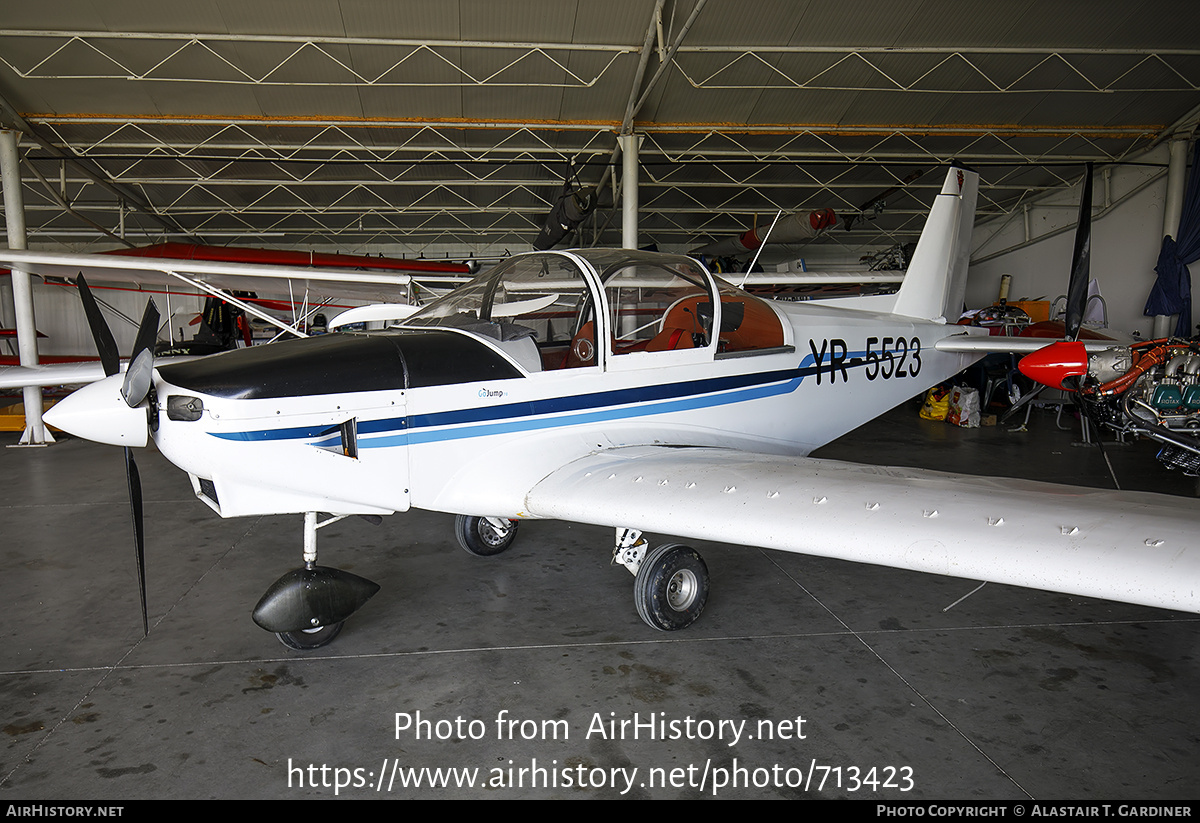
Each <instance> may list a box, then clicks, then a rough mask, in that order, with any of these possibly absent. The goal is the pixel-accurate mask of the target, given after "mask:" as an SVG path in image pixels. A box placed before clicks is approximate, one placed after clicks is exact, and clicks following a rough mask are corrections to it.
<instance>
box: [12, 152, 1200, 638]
mask: <svg viewBox="0 0 1200 823" xmlns="http://www.w3.org/2000/svg"><path fill="white" fill-rule="evenodd" d="M977 187H978V175H977V174H975V173H973V172H971V171H969V170H965V169H960V168H951V169H950V170H949V171H948V173H947V175H946V178H945V183H944V185H943V187H942V189H941V191H940V194H938V195H937V197H936V200H935V202H934V205H933V207H932V210H931V212H930V215H929V218H928V221H927V223H926V227H925V229H924V232H923V234H922V237H921V239H920V242H919V243H918V247H917V250H916V252H915V253H914V257H913V261H912V264H911V266H910V268H909V270H908V273H907V275H906V277H905V279H904V282H903V284H902V285H901V287H900V289H899V291H898V292H897V293H896V294H893V295H875V296H870V297H859V298H854V299H839V300H832V301H821V302H804V303H775V302H771V301H767V300H763V299H759V298H757V297H754V296H752V295H750V294H748V293H746V292H743V291H741V290H740V289H738V288H736V287H734V286H732V285H730V284H728V283H724V282H722V281H720V280H718V279H716V278H714V277H713V276H712V275H711V274H710V273H709V272H708V271H707V270H705V269H704V268H703V267H702V266H701V265H700V264H698V263H697V262H696V261H694V260H692V259H691V258H688V257H684V256H674V255H660V254H650V253H643V252H636V251H627V250H611V249H610V250H586V251H562V252H535V253H531V254H526V255H519V256H516V257H513V258H511V259H510V260H508V261H506V262H505V263H502V264H500V265H497V266H496V267H494V268H492V269H491V270H489V271H487V272H485V273H484V274H481V275H479V276H478V277H476V278H475V279H474V280H472V281H471V282H469V283H467V284H466V285H463V286H461V287H460V288H458V289H456V290H455V291H453V292H451V293H450V294H449V295H447V296H445V297H443V298H441V299H439V300H438V301H436V302H434V303H432V304H430V305H428V306H426V307H424V308H423V309H421V310H420V311H419V312H417V313H416V314H414V315H412V316H411V317H409V318H408V319H407V320H406V321H404V323H403V324H402V326H401V327H400V328H397V329H394V330H388V331H384V332H372V333H339V334H331V335H325V336H322V337H318V338H313V339H306V340H292V341H283V342H280V343H276V344H273V345H271V346H261V347H256V348H251V349H241V350H237V351H233V352H227V353H224V354H218V355H214V356H212V357H209V358H204V359H201V360H195V361H192V362H189V363H182V364H173V365H161V366H159V367H157V368H155V366H154V364H153V362H152V358H151V357H150V356H148V355H147V354H145V353H143V352H142V351H139V350H137V349H138V348H139V347H135V352H134V354H135V357H134V358H133V360H134V365H133V366H131V367H130V369H129V370H128V372H127V373H126V375H125V376H122V375H119V374H115V373H114V374H113V375H112V376H110V377H108V378H106V379H104V380H101V381H99V382H97V383H93V384H91V385H90V386H87V387H85V388H83V389H81V390H79V391H78V392H76V393H75V394H74V395H72V396H71V397H69V398H67V399H66V400H64V401H62V402H61V403H59V404H58V406H57V407H55V409H54V410H52V412H51V413H49V414H48V415H47V419H48V421H49V422H52V423H53V424H54V425H56V426H58V427H60V428H62V429H64V430H66V431H69V432H73V433H75V434H77V435H79V436H81V437H86V438H89V439H92V440H97V441H100V442H105V443H112V444H116V445H122V446H125V447H126V449H127V453H129V454H130V455H132V452H131V451H130V447H137V446H142V445H146V444H147V442H148V441H149V440H150V439H153V441H154V443H155V445H156V446H157V448H158V449H159V451H160V452H161V453H162V454H163V455H164V456H166V458H167V459H168V460H170V461H171V462H173V463H174V464H176V465H177V466H179V467H180V468H182V469H183V470H184V471H186V472H187V473H188V475H189V477H190V478H191V482H192V488H193V489H194V491H195V494H196V496H197V497H198V498H199V499H200V500H202V501H203V502H204V503H206V504H207V505H208V506H209V507H211V508H212V509H213V510H214V511H216V512H217V513H218V514H220V515H221V516H223V517H236V516H241V515H257V514H289V513H294V514H302V515H303V517H304V547H303V548H304V551H303V566H302V567H301V568H299V569H296V570H294V571H292V572H289V573H288V574H285V575H284V576H283V577H281V578H280V579H279V580H278V581H277V582H276V583H275V584H274V585H272V586H271V587H270V589H269V590H268V591H267V593H266V594H265V595H264V597H263V598H262V600H261V601H260V603H259V605H258V606H257V608H256V609H255V612H254V618H255V621H256V622H257V623H258V624H259V625H260V626H262V627H263V628H265V629H267V630H269V631H272V632H275V633H276V634H277V635H279V637H280V639H281V640H282V641H283V642H284V643H285V644H286V645H288V646H290V647H293V648H315V647H318V646H321V645H324V644H325V643H328V642H329V641H331V640H332V639H333V638H334V637H335V636H336V635H337V633H338V632H339V631H340V630H341V627H342V624H343V622H344V621H345V620H346V619H347V618H348V617H349V616H350V615H351V614H353V612H354V611H356V610H357V609H358V608H359V607H361V606H362V605H363V604H364V603H365V602H366V600H367V599H368V598H370V597H371V596H372V595H373V594H374V593H375V591H376V590H377V588H378V587H377V586H375V584H373V583H371V582H370V581H366V580H364V579H362V578H360V577H357V576H355V575H350V574H348V573H346V572H342V571H339V570H336V569H333V568H329V567H325V566H320V565H317V532H318V530H319V529H320V528H321V527H323V526H325V525H327V524H329V523H330V522H333V520H336V519H340V518H342V517H346V516H349V515H364V516H379V515H387V514H392V513H396V512H404V511H406V510H408V509H410V508H419V509H428V510H435V511H442V512H449V513H454V514H456V515H458V518H457V520H456V524H455V531H456V536H457V538H458V541H459V542H460V544H461V545H462V546H463V547H464V548H465V549H466V550H467V551H470V552H472V553H474V554H478V555H491V554H497V553H499V552H501V551H503V550H504V549H506V548H507V547H508V546H509V545H511V544H512V542H513V540H514V539H515V537H516V535H517V531H518V525H519V523H520V522H521V520H523V519H527V518H557V519H563V520H570V521H576V522H583V523H590V524H596V525H603V526H611V527H613V528H614V529H615V534H614V545H613V547H612V555H613V561H614V563H615V564H618V565H620V566H623V567H624V568H625V569H627V570H628V571H629V572H631V573H633V574H634V578H635V579H634V603H635V607H636V609H637V612H638V614H639V615H640V616H641V617H642V619H643V620H644V621H645V622H646V623H647V624H648V625H650V626H652V627H654V628H656V629H661V630H673V629H680V628H683V627H686V626H688V625H690V624H691V623H692V622H693V621H695V620H696V619H697V618H698V617H699V616H700V614H701V611H702V610H703V608H704V605H705V601H706V598H707V594H708V589H709V577H708V572H707V569H706V567H705V564H704V561H703V559H702V558H701V557H700V556H699V554H698V553H697V552H696V551H694V550H693V549H691V548H689V547H687V546H684V545H680V544H678V543H675V542H666V543H664V544H662V545H658V546H655V547H651V546H650V544H649V543H648V541H647V540H646V539H645V538H644V537H643V536H642V535H643V532H657V533H662V534H667V535H674V536H676V537H682V538H692V539H702V540H715V541H721V542H727V543H739V544H746V545H751V546H760V547H765V548H772V549H780V550H785V551H792V552H799V553H806V554H815V555H822V556H831V557H838V558H843V559H847V560H854V561H859V562H866V563H875V564H881V565H886V566H893V567H898V568H904V569H913V570H918V571H924V572H931V573H935V574H947V575H953V576H958V577H966V578H974V579H982V580H988V581H996V582H1001V583H1008V584H1016V585H1021V586H1031V587H1035V588H1042V589H1049V590H1054V591H1060V592H1066V593H1072V594H1079V595H1085V596H1095V597H1101V598H1110V599H1114V600H1121V601H1127V602H1132V603H1140V604H1145V605H1151V606H1158V607H1165V608H1174V609H1182V610H1186V611H1191V612H1200V553H1198V552H1197V551H1196V550H1195V547H1194V545H1193V544H1194V542H1195V536H1196V534H1198V533H1200V509H1198V508H1197V506H1196V504H1195V503H1194V502H1191V501H1184V500H1180V499H1166V498H1162V497H1158V496H1155V495H1148V494H1134V493H1120V492H1110V491H1103V490H1095V489H1078V488H1073V487H1067V486H1058V485H1050V484H1040V483H1033V482H1028V481H1013V480H1001V479H993V478H983V477H968V476H959V475H947V474H941V473H937V472H930V471H922V470H915V469H895V468H884V467H874V466H865V465H856V464H847V463H840V462H836V461H827V460H814V459H811V458H809V457H807V455H808V454H809V453H810V452H811V451H812V450H813V449H815V448H817V447H818V446H820V445H822V444H824V443H827V442H829V441H831V440H833V439H834V438H836V437H838V436H840V435H842V434H844V433H846V432H848V431H850V430H852V429H853V428H855V427H857V426H858V425H859V424H861V423H863V422H865V421H866V420H869V419H870V418H872V417H874V416H876V415H878V414H880V413H881V412H883V411H884V410H886V409H888V408H891V407H892V406H895V405H896V404H898V403H900V402H902V401H903V400H905V399H907V398H909V397H911V396H913V395H915V394H918V393H920V392H922V391H924V390H926V389H927V388H929V387H930V386H933V385H935V384H937V383H939V382H941V381H943V380H946V379H947V378H949V377H951V376H953V375H954V374H956V373H958V372H959V371H960V370H961V369H962V368H964V367H965V366H967V365H968V364H969V363H971V362H972V361H973V360H974V359H976V358H978V357H979V356H981V355H982V353H983V352H984V351H986V350H987V346H986V343H987V340H986V338H984V339H980V338H978V337H973V336H972V332H971V331H968V330H964V328H963V327H958V326H954V325H949V324H947V323H946V322H945V318H946V316H947V315H948V314H950V313H951V310H953V314H954V315H955V316H957V311H958V308H959V307H960V306H961V304H962V297H963V292H964V289H965V277H966V270H967V261H968V256H969V239H970V233H971V227H972V223H973V219H974V207H975V199H976V193H977ZM19 257H20V254H19V253H17V254H10V255H9V256H8V257H7V258H3V256H2V255H0V259H7V260H8V262H9V263H17V262H19V260H18V258H19ZM81 292H82V293H86V289H81ZM101 325H102V323H101ZM93 330H94V332H96V334H97V337H103V334H104V331H103V330H100V329H98V328H97V327H95V326H94V329H93ZM101 348H102V349H103V348H104V347H103V346H102V347H101ZM140 348H144V346H141V347H140ZM109 360H110V362H115V354H112V353H110V355H109ZM113 371H114V372H115V367H114V368H113ZM129 465H130V467H131V468H130V478H131V484H130V485H131V489H133V488H136V486H137V485H138V484H136V483H135V482H134V481H136V468H135V467H133V464H132V456H130V460H129ZM263 466H271V467H273V470H272V471H270V472H266V473H264V472H263V471H262V467H263ZM132 497H133V506H134V511H135V522H138V520H139V515H138V512H139V511H140V508H141V501H140V492H137V493H135V494H134V495H133V496H132ZM320 512H326V513H330V514H331V515H332V516H331V517H330V518H327V519H324V520H322V519H320V516H319V514H318V513H320ZM143 579H144V578H143ZM143 614H144V605H143Z"/></svg>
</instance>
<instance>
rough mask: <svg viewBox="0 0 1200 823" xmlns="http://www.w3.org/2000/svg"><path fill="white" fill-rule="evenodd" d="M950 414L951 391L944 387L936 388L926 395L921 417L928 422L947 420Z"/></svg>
mask: <svg viewBox="0 0 1200 823" xmlns="http://www.w3.org/2000/svg"><path fill="white" fill-rule="evenodd" d="M949 413H950V390H949V389H946V388H943V387H942V386H934V387H933V388H932V389H930V390H929V391H927V392H926V393H925V402H924V403H923V404H922V405H921V417H923V418H925V419H926V420H945V419H946V415H947V414H949Z"/></svg>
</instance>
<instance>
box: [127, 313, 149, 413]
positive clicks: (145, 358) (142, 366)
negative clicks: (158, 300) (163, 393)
mask: <svg viewBox="0 0 1200 823" xmlns="http://www.w3.org/2000/svg"><path fill="white" fill-rule="evenodd" d="M157 339H158V306H156V305H154V301H153V300H150V301H149V302H148V303H146V311H145V312H143V314H142V324H141V325H140V326H138V333H137V339H136V340H134V343H133V354H132V355H130V361H129V368H128V369H126V370H125V382H124V383H122V384H121V396H122V397H124V398H125V402H126V403H128V404H129V407H130V408H133V407H135V406H139V405H141V403H142V401H143V400H145V399H146V395H147V394H149V393H150V386H151V384H152V383H153V382H154V343H155V341H156V340H157Z"/></svg>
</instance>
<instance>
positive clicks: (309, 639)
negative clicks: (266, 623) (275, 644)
mask: <svg viewBox="0 0 1200 823" xmlns="http://www.w3.org/2000/svg"><path fill="white" fill-rule="evenodd" d="M345 624H346V623H345V621H342V622H341V623H330V624H329V625H328V626H321V627H320V628H319V629H302V630H301V631H298V632H276V633H275V636H276V637H278V638H279V642H280V643H282V644H283V645H285V646H287V647H288V648H289V649H296V650H298V651H302V652H304V651H310V650H312V649H319V648H321V647H322V646H327V645H329V644H330V643H332V642H333V639H334V638H335V637H337V636H338V635H339V634H341V632H342V626H344V625H345Z"/></svg>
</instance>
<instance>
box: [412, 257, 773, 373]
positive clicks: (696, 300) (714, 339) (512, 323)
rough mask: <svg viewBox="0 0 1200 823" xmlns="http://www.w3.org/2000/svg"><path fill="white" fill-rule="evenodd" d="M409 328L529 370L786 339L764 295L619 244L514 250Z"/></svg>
mask: <svg viewBox="0 0 1200 823" xmlns="http://www.w3.org/2000/svg"><path fill="white" fill-rule="evenodd" d="M714 294H715V295H717V296H718V299H716V300H714ZM404 326H405V327H430V326H434V327H440V328H453V329H458V330H460V331H463V332H468V333H470V334H473V335H477V336H479V337H483V338H485V339H488V340H489V341H491V342H492V343H493V344H494V345H496V346H497V347H499V348H500V349H501V350H502V351H504V352H505V353H507V354H508V355H509V356H511V357H512V358H513V359H514V360H515V361H516V362H517V363H518V364H520V365H521V366H522V367H523V368H524V369H525V370H526V371H528V372H536V371H552V370H556V369H572V368H588V367H596V366H601V365H603V364H604V363H610V364H611V363H615V362H616V360H615V358H620V357H621V356H622V355H627V354H632V353H635V352H662V351H678V350H684V349H705V350H711V352H712V353H713V354H714V355H715V356H719V355H720V354H723V353H729V352H743V351H753V350H765V349H770V348H775V347H779V346H782V345H784V344H785V340H784V332H783V327H782V324H781V323H780V321H779V318H778V316H777V315H776V313H775V312H774V310H773V309H771V307H770V306H769V305H768V304H767V303H766V302H765V301H762V300H760V299H758V298H756V297H754V296H752V295H750V294H748V293H746V292H744V291H742V290H740V289H738V288H736V287H734V286H732V285H730V284H728V283H724V282H722V281H720V280H716V279H715V278H713V277H712V276H711V275H710V274H709V273H708V272H707V271H706V270H705V269H704V268H703V267H702V266H701V265H700V264H699V263H697V262H696V261H695V260H692V259H691V258H689V257H684V256H679V255H664V254H651V253H647V252H631V251H628V250H621V249H616V250H613V249H602V250H595V249H590V250H583V251H574V252H547V253H538V254H530V255H521V256H518V257H514V258H512V259H510V260H507V261H505V262H504V263H501V264H500V265H498V266H496V267H494V268H492V269H490V270H489V271H487V272H484V273H483V274H481V275H479V276H478V277H477V278H475V279H474V280H472V281H471V282H470V283H468V284H466V285H464V286H462V287H460V288H458V289H456V290H455V291H453V292H451V293H450V294H448V295H446V296H445V297H442V298H441V299H439V300H437V301H435V302H433V303H431V304H430V305H428V306H426V307H425V308H423V309H421V310H420V311H419V312H417V313H416V314H414V315H413V316H411V317H410V318H408V320H406V321H405V323H404ZM714 329H716V332H715V333H714Z"/></svg>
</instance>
